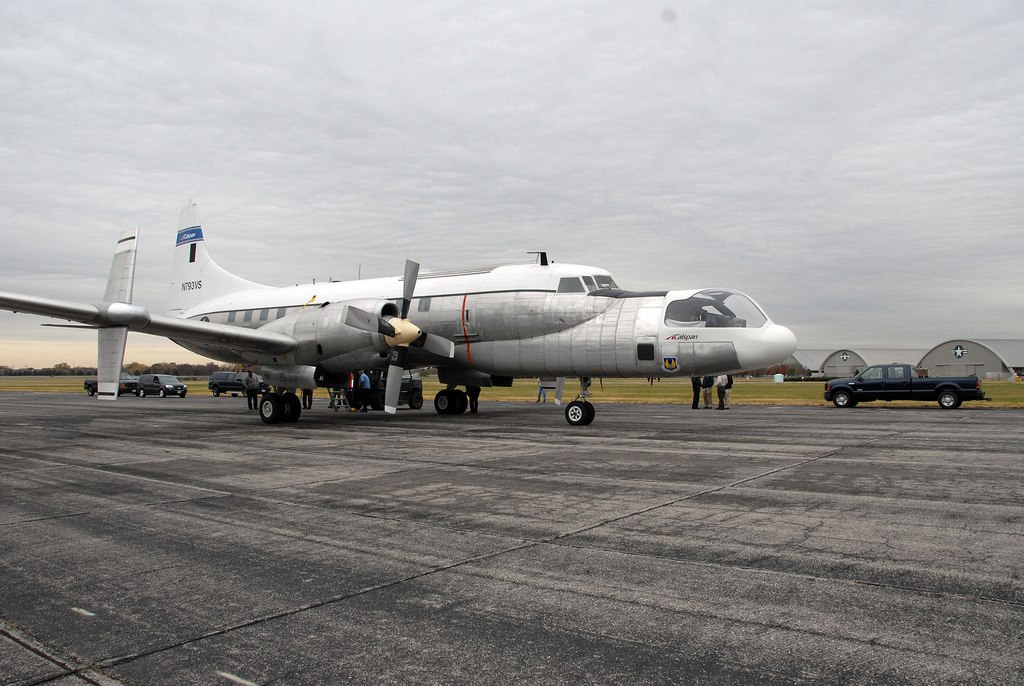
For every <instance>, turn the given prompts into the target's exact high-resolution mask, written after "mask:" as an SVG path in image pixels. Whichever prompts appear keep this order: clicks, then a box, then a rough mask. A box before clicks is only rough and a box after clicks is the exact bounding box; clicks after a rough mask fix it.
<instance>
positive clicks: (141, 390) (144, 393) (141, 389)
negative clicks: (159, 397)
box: [139, 388, 146, 398]
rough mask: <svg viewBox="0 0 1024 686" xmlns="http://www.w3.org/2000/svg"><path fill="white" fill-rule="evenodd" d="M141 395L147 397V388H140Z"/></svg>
mask: <svg viewBox="0 0 1024 686" xmlns="http://www.w3.org/2000/svg"><path fill="white" fill-rule="evenodd" d="M139 397H140V398H145V397H146V389H145V388H140V389H139Z"/></svg>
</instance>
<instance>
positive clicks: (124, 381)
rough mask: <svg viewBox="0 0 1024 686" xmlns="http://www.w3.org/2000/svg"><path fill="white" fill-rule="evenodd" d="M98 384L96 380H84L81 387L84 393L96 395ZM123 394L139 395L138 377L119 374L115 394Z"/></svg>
mask: <svg viewBox="0 0 1024 686" xmlns="http://www.w3.org/2000/svg"><path fill="white" fill-rule="evenodd" d="M97 385H98V382H97V381H96V379H86V380H85V383H84V384H83V386H84V387H85V392H86V393H88V394H89V395H96V390H97ZM125 393H132V394H133V395H138V393H139V377H137V376H132V375H131V374H129V373H128V372H121V379H120V380H119V381H118V383H117V394H118V395H124V394H125Z"/></svg>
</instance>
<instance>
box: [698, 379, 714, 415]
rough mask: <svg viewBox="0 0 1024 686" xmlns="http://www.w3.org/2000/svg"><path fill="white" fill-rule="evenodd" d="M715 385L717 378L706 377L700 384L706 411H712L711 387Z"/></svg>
mask: <svg viewBox="0 0 1024 686" xmlns="http://www.w3.org/2000/svg"><path fill="white" fill-rule="evenodd" d="M714 385H715V377H713V376H705V377H704V378H703V380H701V382H700V389H701V393H702V394H703V396H704V409H705V410H710V409H711V387H712V386H714Z"/></svg>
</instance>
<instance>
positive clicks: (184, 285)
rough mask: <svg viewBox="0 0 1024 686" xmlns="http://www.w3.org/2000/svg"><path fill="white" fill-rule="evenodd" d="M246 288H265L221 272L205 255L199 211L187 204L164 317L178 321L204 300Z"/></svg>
mask: <svg viewBox="0 0 1024 686" xmlns="http://www.w3.org/2000/svg"><path fill="white" fill-rule="evenodd" d="M250 288H265V286H263V285H262V284H258V283H255V282H252V281H247V280H246V279H243V278H241V277H239V276H235V275H234V274H232V273H231V272H229V271H227V270H225V269H223V268H222V267H221V266H220V265H218V264H217V263H216V262H214V261H213V258H212V257H210V254H209V253H208V252H207V251H206V242H205V241H204V240H203V227H202V225H201V224H200V223H199V208H198V207H197V206H196V204H195V203H194V202H192V201H191V200H189V201H188V204H187V205H185V207H184V209H182V210H181V216H180V217H179V218H178V237H177V242H176V244H175V247H174V270H173V272H172V276H171V296H170V298H169V305H168V309H167V313H168V314H169V315H171V316H176V317H180V316H183V315H184V314H185V312H186V311H187V310H189V309H190V308H192V307H194V306H196V305H198V304H199V303H201V302H203V301H205V300H211V299H213V298H217V297H220V296H222V295H227V294H228V293H234V292H235V291H242V290H247V289H250Z"/></svg>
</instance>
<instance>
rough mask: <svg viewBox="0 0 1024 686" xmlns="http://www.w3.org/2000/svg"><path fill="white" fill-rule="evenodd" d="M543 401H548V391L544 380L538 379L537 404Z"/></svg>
mask: <svg viewBox="0 0 1024 686" xmlns="http://www.w3.org/2000/svg"><path fill="white" fill-rule="evenodd" d="M541 399H543V400H544V402H547V401H548V389H547V388H545V387H544V379H543V378H540V379H537V402H540V401H541Z"/></svg>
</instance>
